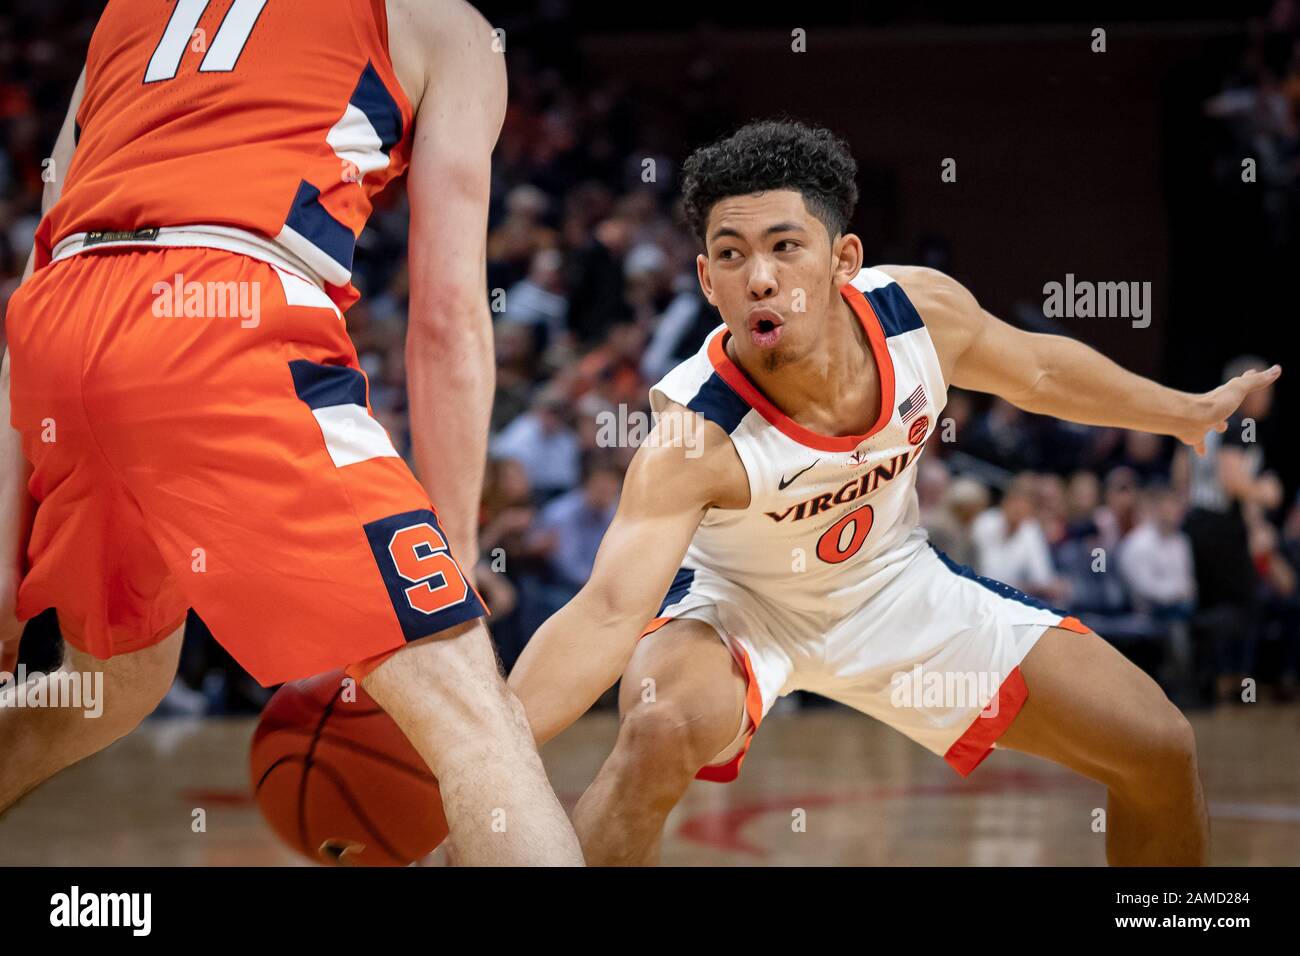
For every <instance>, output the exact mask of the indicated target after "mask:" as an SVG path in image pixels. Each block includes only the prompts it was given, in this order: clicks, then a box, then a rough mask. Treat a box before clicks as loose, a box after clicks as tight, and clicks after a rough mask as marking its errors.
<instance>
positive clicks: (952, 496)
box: [921, 477, 989, 565]
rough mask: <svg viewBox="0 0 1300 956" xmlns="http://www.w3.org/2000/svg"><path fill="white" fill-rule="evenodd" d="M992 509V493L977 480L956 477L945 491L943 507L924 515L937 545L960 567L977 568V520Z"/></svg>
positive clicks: (926, 524) (922, 519) (924, 519)
mask: <svg viewBox="0 0 1300 956" xmlns="http://www.w3.org/2000/svg"><path fill="white" fill-rule="evenodd" d="M988 506H989V490H988V489H987V488H986V487H984V485H982V484H980V483H979V482H978V481H976V480H975V479H974V478H964V477H963V478H954V479H953V480H952V481H951V482H949V483H948V485H947V487H946V488H945V489H944V492H943V499H942V502H941V506H940V507H939V508H936V509H932V510H931V512H930V514H929V515H928V516H927V515H925V514H924V513H922V515H921V524H922V525H923V526H924V527H925V529H926V530H927V531H928V532H929V533H930V540H931V541H933V542H934V546H935V547H936V548H938V549H939V550H940V551H943V552H944V553H946V554H947V555H948V557H950V558H952V559H953V560H954V561H956V562H957V563H958V564H965V565H975V564H977V563H978V562H977V559H976V555H975V540H974V537H973V535H972V530H971V529H972V527H973V526H974V524H975V519H976V518H978V517H979V516H980V515H981V514H983V513H984V512H985V511H986V510H987V509H988Z"/></svg>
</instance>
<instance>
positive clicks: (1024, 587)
mask: <svg viewBox="0 0 1300 956" xmlns="http://www.w3.org/2000/svg"><path fill="white" fill-rule="evenodd" d="M1033 486H1034V476H1033V475H1032V474H1031V473H1028V472H1026V473H1024V474H1021V475H1017V476H1016V478H1015V479H1014V480H1013V481H1012V483H1011V487H1009V488H1008V489H1007V491H1006V494H1004V495H1003V496H1002V501H1001V503H1000V504H999V505H998V506H997V507H995V508H989V509H988V510H987V511H985V512H984V513H983V514H981V515H980V516H979V517H978V518H976V519H975V523H974V525H973V526H972V527H971V538H972V540H973V542H974V545H975V562H976V569H977V570H978V571H979V573H980V574H982V575H985V576H986V577H990V578H993V579H994V580H997V581H1002V582H1003V583H1005V584H1009V585H1011V586H1012V587H1014V588H1019V589H1020V590H1021V591H1024V592H1025V593H1027V594H1031V595H1035V596H1037V597H1040V598H1042V599H1044V600H1047V601H1049V602H1052V601H1058V600H1060V598H1061V597H1063V596H1064V594H1065V589H1064V586H1063V583H1062V582H1061V581H1060V579H1059V578H1058V577H1057V574H1056V569H1055V568H1054V567H1053V566H1052V556H1051V552H1050V551H1049V549H1048V547H1047V538H1046V537H1045V536H1044V534H1043V528H1042V526H1041V525H1040V524H1039V523H1038V519H1037V518H1035V517H1034V513H1033V509H1034V498H1033V494H1034V489H1033Z"/></svg>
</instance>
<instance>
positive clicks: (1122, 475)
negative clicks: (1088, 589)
mask: <svg viewBox="0 0 1300 956" xmlns="http://www.w3.org/2000/svg"><path fill="white" fill-rule="evenodd" d="M1104 494H1105V504H1103V505H1102V506H1101V507H1100V508H1098V509H1097V510H1096V512H1095V513H1094V515H1093V520H1094V521H1095V522H1096V524H1097V530H1098V532H1099V533H1100V535H1101V545H1102V547H1104V548H1106V549H1107V550H1108V551H1113V550H1114V549H1115V548H1118V547H1119V543H1120V541H1121V540H1122V539H1123V538H1124V536H1125V535H1126V534H1128V533H1129V532H1130V531H1132V530H1133V529H1134V528H1135V527H1137V523H1138V476H1137V472H1135V471H1134V470H1133V469H1132V468H1129V467H1128V466H1126V465H1121V466H1120V467H1118V468H1113V469H1111V471H1110V472H1109V473H1107V475H1106V482H1105V493H1104Z"/></svg>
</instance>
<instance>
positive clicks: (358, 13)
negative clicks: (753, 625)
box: [351, 0, 415, 142]
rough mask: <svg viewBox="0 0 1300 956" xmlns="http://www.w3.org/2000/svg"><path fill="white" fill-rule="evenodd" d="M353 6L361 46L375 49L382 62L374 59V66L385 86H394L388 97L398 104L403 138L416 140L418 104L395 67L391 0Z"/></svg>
mask: <svg viewBox="0 0 1300 956" xmlns="http://www.w3.org/2000/svg"><path fill="white" fill-rule="evenodd" d="M351 2H352V9H353V12H354V13H355V17H354V19H353V31H354V32H355V33H356V35H357V40H358V42H360V43H361V44H362V45H363V46H364V47H366V48H367V49H368V48H369V47H370V45H371V43H373V44H374V45H375V47H376V52H377V53H378V55H379V57H380V58H381V59H382V62H380V63H375V62H374V61H373V59H372V60H371V64H372V65H373V66H374V67H375V68H376V69H377V70H378V71H379V74H380V76H381V77H382V78H383V79H384V80H385V81H388V82H385V84H384V85H385V86H388V85H389V82H391V88H390V89H389V90H388V94H389V95H390V96H393V97H394V98H395V100H396V102H397V109H398V111H399V112H400V113H401V114H402V133H403V138H404V139H405V140H407V141H408V142H409V141H410V140H411V139H412V136H411V124H412V123H414V122H415V104H414V103H412V102H411V95H410V94H409V93H408V92H407V91H406V88H405V87H404V86H402V81H401V79H400V78H399V77H398V75H397V66H396V65H395V64H394V63H393V52H392V50H391V49H389V46H388V3H387V0H351ZM367 23H368V24H369V30H368V31H367V30H366V24H367ZM363 31H364V32H363ZM399 97H400V99H399Z"/></svg>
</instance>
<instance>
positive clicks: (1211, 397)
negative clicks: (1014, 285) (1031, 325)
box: [882, 266, 1282, 454]
mask: <svg viewBox="0 0 1300 956" xmlns="http://www.w3.org/2000/svg"><path fill="white" fill-rule="evenodd" d="M882 271H884V272H886V273H888V274H889V275H891V276H893V277H894V279H896V280H897V281H898V283H899V284H900V285H901V286H902V287H903V291H905V292H906V293H907V297H908V298H909V299H911V300H912V303H913V304H914V305H915V306H916V309H917V311H918V312H920V313H921V315H922V316H923V317H924V320H925V325H926V328H927V330H928V331H929V332H930V337H931V339H932V340H933V341H934V343H935V348H936V350H937V351H938V353H939V361H940V364H941V365H942V367H943V375H944V380H945V381H947V382H948V383H949V384H951V385H956V386H958V387H959V388H967V389H971V390H973V391H977V392H989V393H991V394H993V395H998V396H1000V397H1002V398H1004V399H1006V400H1007V401H1008V402H1010V403H1011V404H1013V405H1015V406H1017V407H1018V408H1023V409H1024V410H1025V411H1027V412H1034V413H1036V414H1042V415H1051V416H1053V417H1054V418H1061V419H1065V420H1066V421H1071V422H1079V423H1081V424H1084V425H1104V426H1109V427H1113V428H1128V429H1132V430H1134V431H1144V432H1154V433H1155V434H1158V435H1172V436H1174V437H1175V438H1177V439H1178V440H1179V441H1181V442H1184V443H1185V444H1188V445H1191V446H1192V447H1193V448H1195V449H1196V450H1197V452H1199V453H1202V454H1203V453H1204V451H1205V435H1206V433H1207V432H1209V431H1210V430H1211V429H1213V430H1214V431H1218V432H1222V431H1224V430H1225V429H1227V427H1228V421H1227V420H1228V417H1229V416H1230V415H1232V413H1233V412H1235V411H1236V410H1237V408H1238V406H1240V405H1241V402H1242V400H1243V399H1244V398H1245V397H1246V395H1248V394H1249V393H1250V392H1253V391H1255V390H1256V389H1260V388H1264V387H1266V386H1267V385H1270V384H1272V383H1273V382H1274V381H1276V380H1277V377H1278V376H1279V375H1281V374H1282V369H1281V367H1280V366H1277V365H1274V366H1273V367H1272V368H1269V369H1267V370H1259V371H1251V372H1246V373H1245V374H1243V375H1239V376H1237V377H1236V378H1234V379H1232V380H1231V381H1228V382H1225V383H1224V384H1223V385H1220V386H1219V387H1218V388H1216V389H1213V390H1211V391H1209V392H1203V393H1200V394H1196V393H1193V392H1180V391H1178V390H1176V389H1172V388H1166V387H1165V386H1163V385H1160V384H1159V383H1157V382H1153V381H1151V379H1149V378H1143V377H1142V376H1141V375H1135V374H1134V373H1132V372H1129V371H1127V370H1126V369H1123V368H1121V367H1120V366H1119V365H1117V364H1116V363H1114V362H1112V361H1111V360H1110V359H1108V358H1106V356H1104V355H1102V354H1101V353H1100V352H1098V351H1096V350H1095V349H1092V348H1090V347H1088V346H1087V345H1084V344H1083V343H1082V342H1079V341H1076V340H1075V339H1071V338H1066V337H1065V336H1062V335H1043V334H1039V333H1034V332H1024V331H1022V330H1020V329H1017V328H1015V327H1014V326H1011V325H1008V324H1007V323H1005V322H1003V321H1001V320H1000V319H997V318H996V317H994V316H993V315H990V314H989V313H988V312H985V311H984V310H983V309H982V308H980V305H979V303H978V302H976V301H975V297H974V296H973V295H971V294H970V292H969V291H967V289H966V288H965V287H964V286H962V285H961V284H960V283H959V282H957V281H956V280H954V279H951V278H949V277H948V276H946V275H944V274H943V273H941V272H936V271H935V270H933V269H924V268H918V267H912V266H885V267H882Z"/></svg>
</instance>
